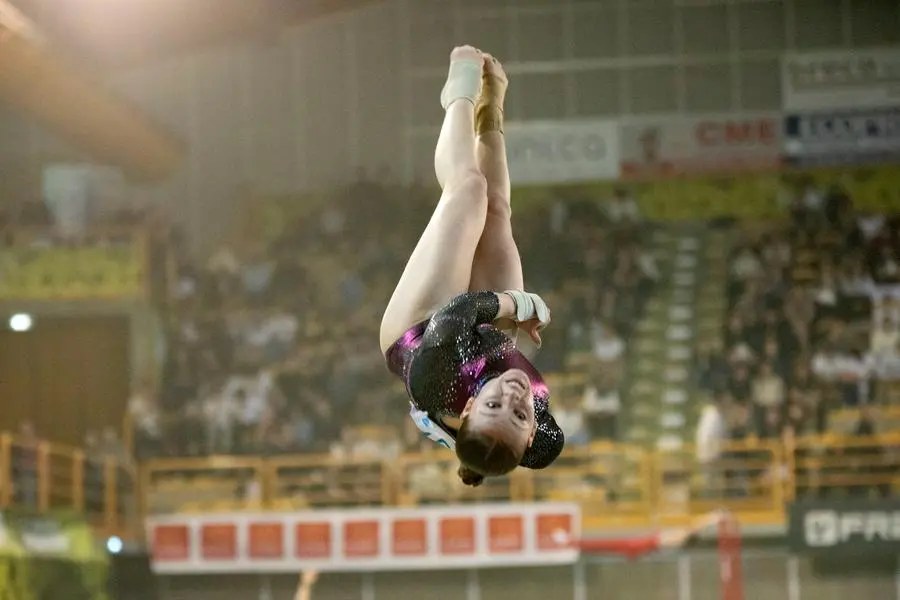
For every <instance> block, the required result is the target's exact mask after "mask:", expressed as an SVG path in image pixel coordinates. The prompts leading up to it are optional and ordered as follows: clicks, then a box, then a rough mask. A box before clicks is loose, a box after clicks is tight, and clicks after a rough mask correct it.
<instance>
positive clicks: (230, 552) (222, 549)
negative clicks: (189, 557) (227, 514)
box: [200, 523, 237, 560]
mask: <svg viewBox="0 0 900 600" xmlns="http://www.w3.org/2000/svg"><path fill="white" fill-rule="evenodd" d="M200 553H201V555H202V556H203V558H204V559H206V560H235V559H236V558H237V527H236V526H235V525H234V524H233V523H210V524H208V525H203V527H201V529H200Z"/></svg>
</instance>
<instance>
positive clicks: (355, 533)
mask: <svg viewBox="0 0 900 600" xmlns="http://www.w3.org/2000/svg"><path fill="white" fill-rule="evenodd" d="M380 533H381V530H380V527H379V523H378V521H347V522H346V523H344V556H346V557H347V558H372V557H373V556H378V550H379V548H380V547H381V544H380V543H379V539H378V536H379V534H380Z"/></svg>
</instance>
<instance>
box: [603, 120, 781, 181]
mask: <svg viewBox="0 0 900 600" xmlns="http://www.w3.org/2000/svg"><path fill="white" fill-rule="evenodd" d="M619 142H620V148H619V155H620V157H621V160H622V166H621V171H622V177H623V178H626V179H657V178H660V177H666V176H678V175H685V174H691V173H698V174H699V173H715V172H735V171H765V170H771V169H775V168H777V167H778V165H779V159H780V153H781V118H780V117H779V115H777V114H775V113H756V114H743V115H706V116H697V117H677V116H669V117H658V118H647V119H640V120H636V121H632V122H629V123H626V124H623V125H622V127H621V131H620V133H619Z"/></svg>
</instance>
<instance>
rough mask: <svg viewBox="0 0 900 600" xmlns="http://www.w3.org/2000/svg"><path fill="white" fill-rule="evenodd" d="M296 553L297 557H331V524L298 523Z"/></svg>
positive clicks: (295, 542)
mask: <svg viewBox="0 0 900 600" xmlns="http://www.w3.org/2000/svg"><path fill="white" fill-rule="evenodd" d="M294 554H295V555H296V557H297V558H330V557H331V524H330V523H298V524H297V527H296V528H295V529H294Z"/></svg>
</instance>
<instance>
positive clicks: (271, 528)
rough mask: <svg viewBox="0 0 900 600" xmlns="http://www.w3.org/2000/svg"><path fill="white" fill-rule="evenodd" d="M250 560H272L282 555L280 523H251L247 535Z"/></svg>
mask: <svg viewBox="0 0 900 600" xmlns="http://www.w3.org/2000/svg"><path fill="white" fill-rule="evenodd" d="M247 538H248V539H247V542H248V544H249V545H248V548H247V552H248V553H249V555H250V558H251V559H261V560H266V559H273V558H281V557H282V556H283V555H284V526H283V525H282V524H281V523H251V524H250V526H249V528H248V534H247Z"/></svg>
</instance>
